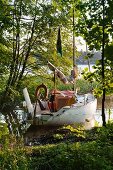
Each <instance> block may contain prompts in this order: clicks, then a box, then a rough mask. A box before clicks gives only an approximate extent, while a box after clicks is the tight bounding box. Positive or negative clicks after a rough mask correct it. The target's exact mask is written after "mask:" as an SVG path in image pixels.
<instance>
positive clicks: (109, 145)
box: [0, 123, 113, 170]
mask: <svg viewBox="0 0 113 170" xmlns="http://www.w3.org/2000/svg"><path fill="white" fill-rule="evenodd" d="M55 138H56V139H60V137H59V138H58V134H57V135H56V136H55ZM11 141H12V142H11ZM11 141H10V139H9V138H8V136H4V137H3V138H1V140H0V143H1V144H2V147H1V150H0V169H1V170H6V169H8V170H62V169H65V170H112V169H113V124H112V123H111V124H108V125H107V127H106V128H105V127H102V128H101V127H100V128H95V129H92V130H90V131H81V130H77V129H70V131H69V133H68V136H67V138H66V139H65V140H64V141H63V140H62V141H60V140H58V142H56V144H54V143H53V144H46V145H40V146H33V147H29V146H23V143H22V141H20V140H19V141H18V143H17V141H15V140H14V138H12V139H11ZM59 141H60V142H59ZM48 143H49V142H48ZM11 144H12V145H11Z"/></svg>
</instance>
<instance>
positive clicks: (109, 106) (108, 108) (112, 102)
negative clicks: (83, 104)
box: [95, 97, 113, 126]
mask: <svg viewBox="0 0 113 170" xmlns="http://www.w3.org/2000/svg"><path fill="white" fill-rule="evenodd" d="M105 117H106V122H108V121H109V120H112V121H113V98H112V97H111V98H108V99H106V101H105ZM95 120H96V123H97V124H98V125H99V126H101V125H102V100H101V99H98V100H97V112H96V114H95Z"/></svg>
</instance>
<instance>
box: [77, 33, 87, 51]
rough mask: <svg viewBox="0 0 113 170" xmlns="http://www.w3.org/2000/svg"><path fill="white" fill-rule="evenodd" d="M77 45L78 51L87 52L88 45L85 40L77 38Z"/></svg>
mask: <svg viewBox="0 0 113 170" xmlns="http://www.w3.org/2000/svg"><path fill="white" fill-rule="evenodd" d="M75 45H76V47H77V49H78V51H81V50H83V51H86V43H85V40H84V39H83V38H82V37H80V36H79V37H75Z"/></svg>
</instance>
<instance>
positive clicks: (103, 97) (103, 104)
mask: <svg viewBox="0 0 113 170" xmlns="http://www.w3.org/2000/svg"><path fill="white" fill-rule="evenodd" d="M102 3H103V28H102V31H103V40H102V82H103V96H102V121H103V126H106V118H105V109H104V108H105V92H106V91H105V84H104V79H105V75H104V46H105V32H104V30H105V24H104V15H105V13H104V8H105V7H104V0H102Z"/></svg>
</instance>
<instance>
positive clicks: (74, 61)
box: [73, 6, 76, 68]
mask: <svg viewBox="0 0 113 170" xmlns="http://www.w3.org/2000/svg"><path fill="white" fill-rule="evenodd" d="M75 65H76V57H75V10H74V6H73V68H74V67H75Z"/></svg>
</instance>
